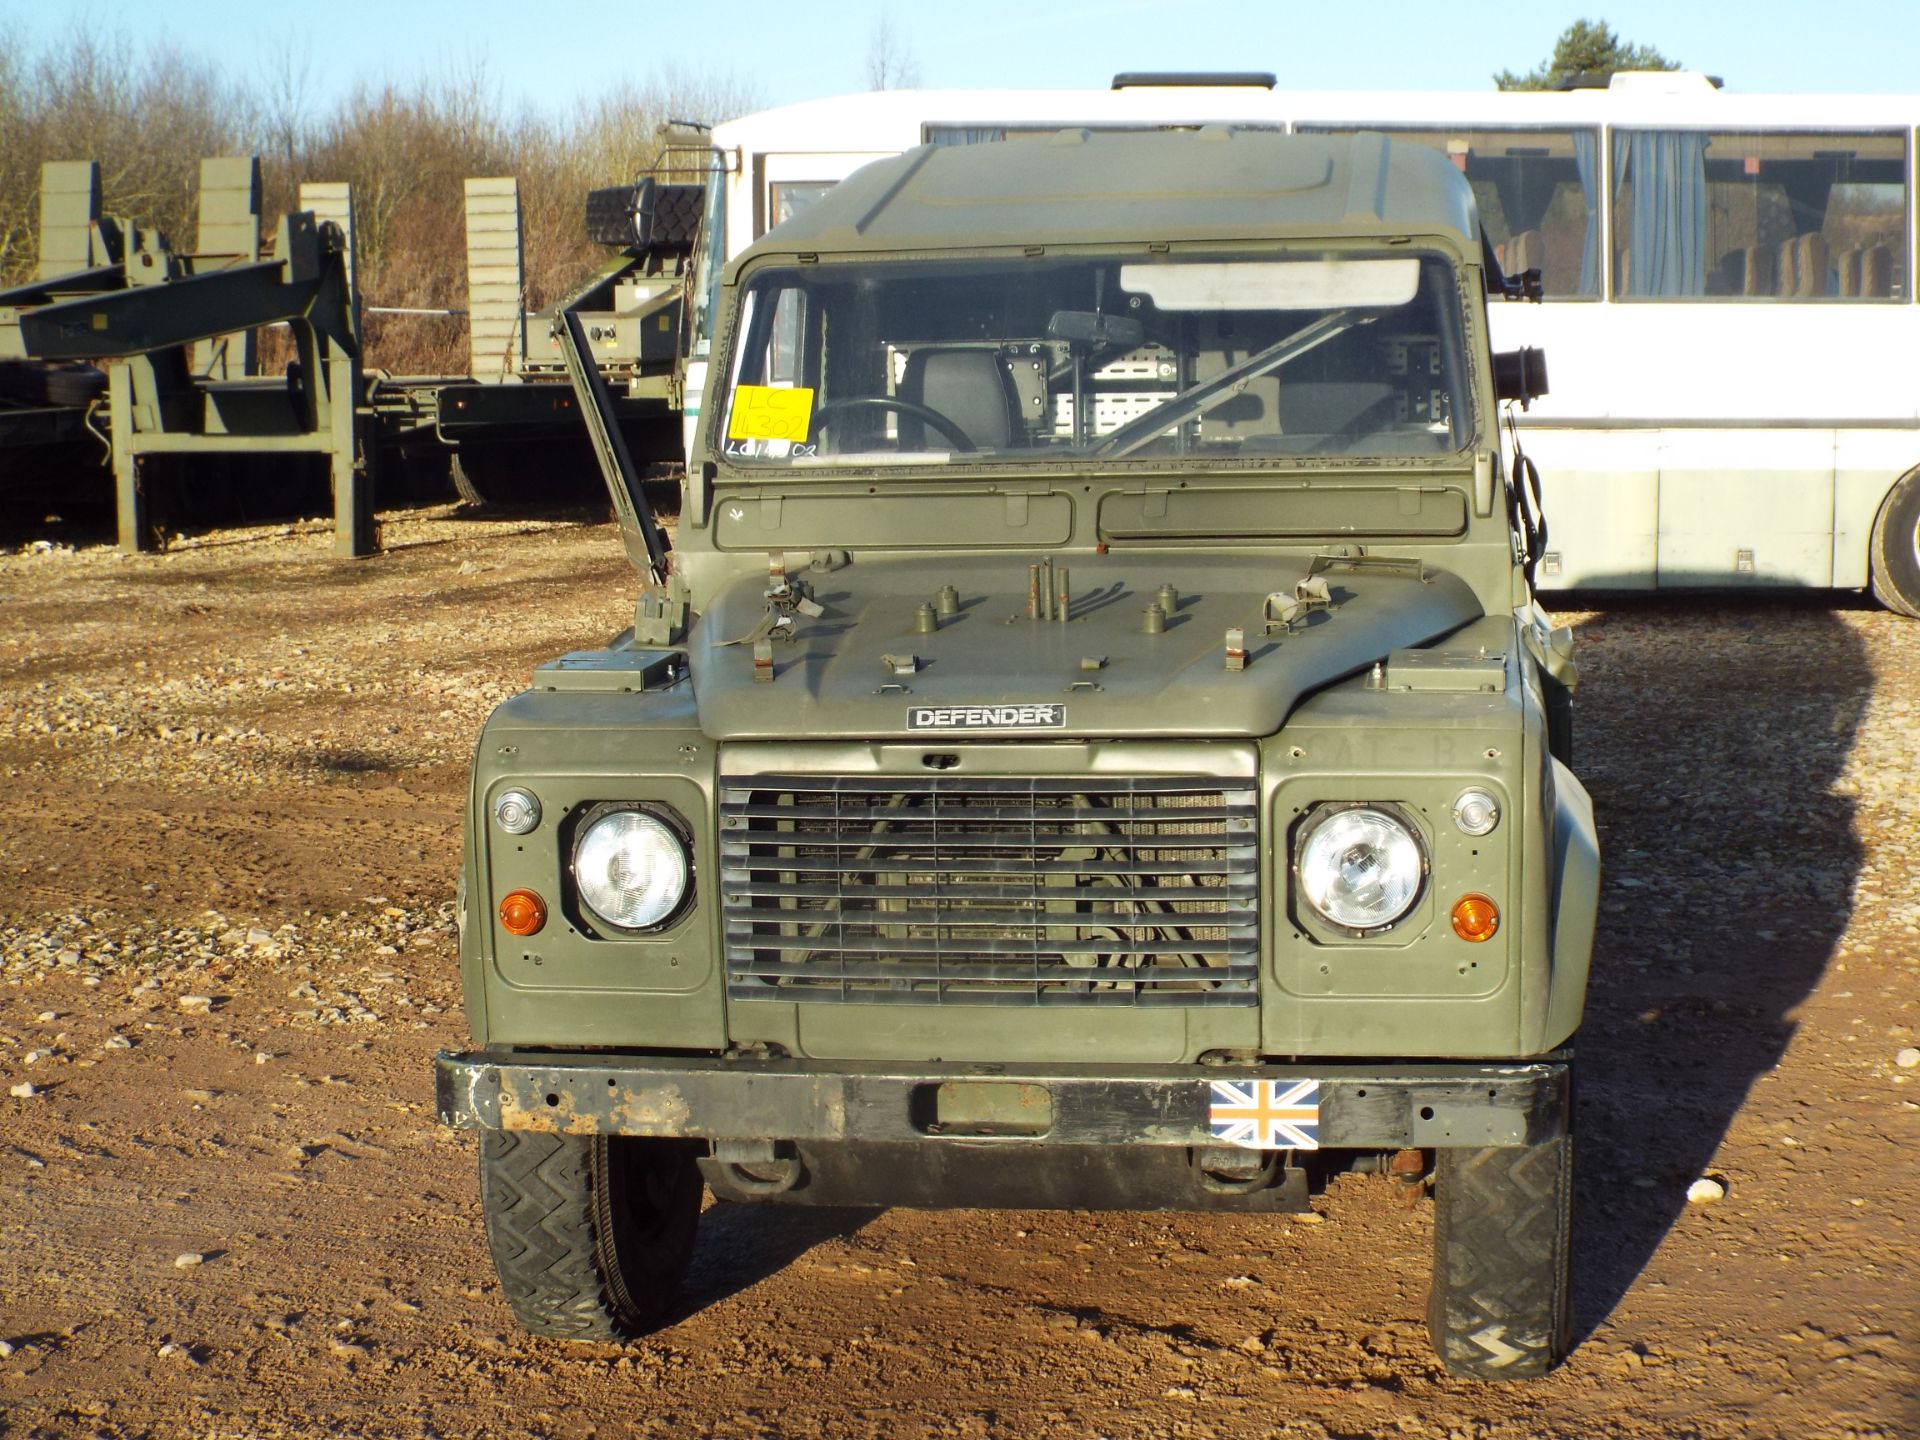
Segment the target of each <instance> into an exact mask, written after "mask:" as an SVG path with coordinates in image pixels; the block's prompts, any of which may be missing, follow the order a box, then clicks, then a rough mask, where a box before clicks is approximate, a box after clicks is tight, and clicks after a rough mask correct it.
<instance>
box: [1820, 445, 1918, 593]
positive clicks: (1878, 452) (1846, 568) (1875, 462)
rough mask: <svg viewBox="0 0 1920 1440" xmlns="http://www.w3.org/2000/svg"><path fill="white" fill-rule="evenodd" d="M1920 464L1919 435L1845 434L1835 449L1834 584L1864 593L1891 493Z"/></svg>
mask: <svg viewBox="0 0 1920 1440" xmlns="http://www.w3.org/2000/svg"><path fill="white" fill-rule="evenodd" d="M1916 465H1920V434H1916V433H1914V431H1912V430H1842V431H1840V432H1839V434H1838V435H1837V437H1836V438H1835V440H1834V447H1833V583H1834V585H1835V587H1836V588H1839V589H1843V590H1863V589H1865V588H1866V585H1867V581H1868V578H1869V576H1868V574H1867V543H1868V541H1869V540H1871V539H1872V537H1873V522H1874V517H1875V516H1877V515H1879V513H1880V506H1881V503H1882V502H1883V501H1884V500H1885V499H1886V498H1887V491H1889V490H1891V489H1892V488H1893V486H1894V483H1895V482H1896V481H1897V480H1899V478H1900V477H1901V476H1902V475H1904V474H1906V473H1907V471H1909V470H1911V469H1913V468H1914V466H1916Z"/></svg>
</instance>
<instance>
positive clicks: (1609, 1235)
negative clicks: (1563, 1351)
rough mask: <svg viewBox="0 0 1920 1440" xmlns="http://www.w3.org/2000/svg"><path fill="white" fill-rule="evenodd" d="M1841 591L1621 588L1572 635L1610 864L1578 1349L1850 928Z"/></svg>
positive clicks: (1588, 1122)
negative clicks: (1691, 596)
mask: <svg viewBox="0 0 1920 1440" xmlns="http://www.w3.org/2000/svg"><path fill="white" fill-rule="evenodd" d="M1676 603H1679V604H1684V605H1685V607H1686V609H1685V613H1684V615H1683V616H1682V617H1680V618H1679V619H1676V618H1675V609H1676ZM1847 603H1848V602H1846V601H1845V600H1836V599H1835V598H1834V597H1832V596H1830V595H1818V596H1781V597H1777V598H1776V597H1755V598H1752V599H1742V600H1734V601H1712V602H1709V601H1704V600H1703V601H1699V602H1694V601H1692V600H1688V601H1683V602H1675V601H1674V600H1672V599H1671V598H1663V599H1661V600H1659V601H1658V602H1654V601H1651V600H1616V601H1609V602H1607V603H1606V604H1605V607H1604V608H1603V609H1600V610H1599V611H1598V612H1597V613H1594V614H1592V615H1590V616H1589V617H1588V618H1586V619H1584V620H1582V621H1581V622H1579V623H1578V624H1577V625H1576V627H1575V628H1576V643H1575V655H1576V658H1577V659H1578V662H1579V665H1580V671H1581V677H1580V687H1579V691H1578V695H1577V699H1576V707H1577V708H1576V724H1575V739H1574V769H1575V771H1576V773H1577V774H1579V775H1580V777H1581V779H1582V780H1583V781H1584V782H1585V784H1586V785H1587V787H1588V789H1589V790H1590V791H1591V792H1592V794H1593V799H1594V809H1595V812H1596V814H1597V816H1598V818H1599V825H1600V832H1601V854H1602V862H1603V867H1604V879H1603V887H1602V893H1601V907H1600V925H1599V933H1598V936H1597V938H1596V942H1595V947H1594V957H1593V975H1592V981H1591V985H1590V989H1589V993H1588V1001H1587V1011H1586V1020H1585V1024H1584V1025H1583V1027H1582V1029H1581V1032H1580V1035H1579V1038H1578V1040H1577V1042H1576V1050H1577V1053H1578V1063H1577V1067H1576V1069H1577V1079H1578V1094H1579V1099H1578V1112H1577V1121H1576V1123H1577V1125H1578V1133H1579V1135H1580V1158H1579V1162H1578V1170H1577V1174H1578V1177H1579V1178H1578V1180H1577V1181H1576V1184H1577V1185H1578V1191H1577V1206H1578V1212H1579V1220H1578V1222H1577V1226H1578V1236H1579V1238H1578V1244H1577V1248H1576V1252H1575V1262H1574V1263H1575V1275H1574V1306H1575V1326H1576V1333H1577V1334H1578V1335H1579V1336H1580V1337H1581V1338H1585V1337H1586V1336H1587V1335H1589V1334H1591V1333H1592V1332H1593V1331H1594V1330H1595V1329H1597V1328H1598V1327H1599V1326H1600V1325H1601V1324H1602V1323H1603V1322H1604V1321H1605V1320H1606V1317H1607V1316H1608V1315H1609V1314H1611V1313H1612V1311H1613V1310H1614V1308H1615V1307H1616V1306H1617V1305H1619V1303H1620V1302H1621V1300H1622V1299H1623V1298H1624V1297H1625V1295H1626V1294H1627V1292H1628V1290H1629V1289H1630V1287H1631V1286H1632V1285H1633V1283H1634V1281H1635V1279H1636V1278H1637V1277H1638V1276H1639V1275H1640V1274H1641V1273H1642V1271H1644V1270H1645V1269H1646V1268H1647V1266H1648V1264H1649V1263H1650V1261H1651V1260H1652V1258H1653V1256H1654V1253H1655V1252H1656V1251H1657V1250H1658V1248H1659V1247H1660V1244H1661V1243H1662V1241H1663V1240H1664V1238H1665V1237H1666V1234H1667V1232H1668V1231H1669V1229H1671V1228H1672V1226H1673V1224H1674V1222H1675V1220H1676V1219H1677V1218H1678V1217H1679V1215H1680V1213H1681V1212H1682V1211H1683V1210H1684V1209H1685V1208H1686V1206H1687V1203H1688V1202H1687V1187H1688V1186H1689V1185H1690V1184H1691V1183H1692V1182H1693V1181H1694V1180H1696V1179H1698V1178H1700V1177H1701V1176H1703V1175H1707V1174H1710V1173H1712V1172H1713V1171H1714V1156H1715V1153H1716V1151H1717V1149H1718V1148H1719V1146H1720V1144H1721V1141H1722V1139H1723V1138H1724V1137H1725V1135H1726V1134H1727V1131H1728V1128H1729V1127H1730V1126H1731V1125H1732V1123H1733V1121H1734V1118H1735V1116H1736V1115H1737V1114H1738V1113H1739V1112H1740V1110H1741V1107H1742V1106H1743V1105H1745V1104H1746V1102H1747V1099H1748V1096H1749V1094H1750V1093H1751V1091H1752V1090H1753V1088H1754V1086H1755V1085H1757V1084H1761V1083H1764V1082H1765V1081H1766V1080H1767V1079H1768V1077H1769V1076H1770V1075H1771V1074H1772V1073H1773V1071H1774V1070H1775V1068H1776V1066H1777V1065H1778V1063H1779V1061H1780V1059H1781V1056H1782V1055H1783V1053H1784V1052H1785V1050H1786V1047H1787V1045H1788V1043H1789V1041H1790V1040H1791V1039H1792V1038H1793V1034H1794V1031H1795V1028H1796V1024H1795V1020H1794V1018H1793V1014H1794V1011H1795V1009H1796V1007H1797V1006H1799V1005H1800V1004H1801V1002H1802V1001H1804V1000H1805V999H1806V997H1807V996H1808V995H1809V994H1810V993H1811V992H1812V991H1813V989H1814V987H1815V986H1816V985H1817V984H1818V983H1819V980H1820V977H1821V975H1822V973H1823V972H1824V971H1825V969H1826V967H1827V964H1828V962H1829V961H1830V960H1831V959H1832V958H1833V956H1834V953H1835V950H1836V948H1837V946H1838V944H1839V941H1840V939H1841V937H1842V935H1844V933H1845V932H1846V928H1847V922H1848V918H1849V915H1850V913H1851V909H1852V894H1853V884H1854V880H1855V877H1856V876H1857V875H1858V873H1859V870H1860V867H1861V863H1862V849H1861V846H1860V845H1859V843H1858V841H1857V840H1856V839H1855V837H1854V833H1853V811H1854V805H1853V802H1852V801H1851V800H1850V799H1849V798H1847V796H1846V795H1845V794H1843V793H1836V787H1835V782H1836V781H1838V780H1839V779H1840V778H1841V776H1842V774H1843V772H1844V770H1845V766H1846V762H1847V756H1848V752H1849V751H1850V750H1851V749H1852V747H1853V743H1854V736H1855V732H1856V730H1857V729H1858V726H1859V720H1860V715H1861V712H1862V711H1863V709H1864V708H1865V705H1866V703H1867V700H1868V698H1869V696H1870V694H1871V692H1872V688H1873V675H1872V671H1871V668H1870V666H1869V663H1868V661H1867V658H1866V655H1865V650H1864V647H1863V645H1862V643H1861V641H1860V639H1859V637H1858V636H1857V635H1856V634H1855V633H1854V632H1853V631H1852V630H1850V629H1849V628H1848V627H1847V626H1846V625H1845V624H1843V623H1842V622H1841V619H1840V610H1839V608H1838V607H1844V606H1845V605H1846V604H1847ZM1808 657H1818V660H1817V662H1816V663H1812V664H1809V663H1808ZM1729 716H1731V717H1735V718H1734V719H1733V721H1732V723H1729V720H1728V717H1729ZM1709 717H1712V718H1711V719H1709Z"/></svg>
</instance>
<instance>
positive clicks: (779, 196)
mask: <svg viewBox="0 0 1920 1440" xmlns="http://www.w3.org/2000/svg"><path fill="white" fill-rule="evenodd" d="M839 183H840V182H839V181H837V180H776V181H774V182H773V184H772V186H771V187H770V188H771V189H772V191H773V197H772V198H773V203H772V204H771V205H770V206H769V207H768V209H769V210H771V211H772V212H773V223H774V224H775V225H778V224H780V223H781V222H782V221H783V220H791V219H792V218H793V217H794V216H796V215H798V214H799V213H800V212H801V211H802V210H804V209H806V208H807V207H808V206H809V205H811V204H812V203H813V202H814V201H816V200H818V199H819V198H820V197H821V196H822V195H824V194H826V193H827V191H829V190H831V189H832V188H833V187H834V186H835V185H837V184H839Z"/></svg>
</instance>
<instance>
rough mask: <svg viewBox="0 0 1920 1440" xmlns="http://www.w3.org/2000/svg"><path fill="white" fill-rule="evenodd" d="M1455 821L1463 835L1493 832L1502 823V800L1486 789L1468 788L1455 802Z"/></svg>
mask: <svg viewBox="0 0 1920 1440" xmlns="http://www.w3.org/2000/svg"><path fill="white" fill-rule="evenodd" d="M1453 823H1454V824H1455V825H1458V826H1459V827H1460V833H1461V834H1463V835H1474V836H1479V835H1487V834H1491V833H1492V831H1493V827H1494V826H1496V825H1498V824H1499V823H1500V802H1499V801H1498V800H1495V799H1494V798H1493V796H1491V795H1489V794H1488V793H1487V792H1486V791H1484V790H1468V791H1466V792H1465V793H1463V794H1462V795H1461V796H1460V798H1459V799H1458V800H1456V801H1454V802H1453Z"/></svg>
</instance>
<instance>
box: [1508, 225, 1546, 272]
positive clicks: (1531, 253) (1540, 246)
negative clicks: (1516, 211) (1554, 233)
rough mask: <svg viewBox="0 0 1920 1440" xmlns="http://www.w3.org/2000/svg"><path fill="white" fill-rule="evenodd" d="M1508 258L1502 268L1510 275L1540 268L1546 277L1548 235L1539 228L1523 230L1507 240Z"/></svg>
mask: <svg viewBox="0 0 1920 1440" xmlns="http://www.w3.org/2000/svg"><path fill="white" fill-rule="evenodd" d="M1506 256H1507V258H1506V259H1505V260H1504V261H1502V262H1501V268H1502V269H1503V270H1505V271H1506V272H1507V274H1509V275H1519V274H1521V273H1523V272H1524V271H1527V270H1538V271H1539V272H1540V274H1541V275H1542V276H1543V277H1544V276H1545V275H1546V273H1547V270H1548V268H1549V267H1548V265H1547V237H1546V236H1545V235H1543V234H1542V233H1541V232H1540V231H1538V230H1522V231H1521V232H1520V233H1519V234H1518V235H1515V236H1513V237H1512V238H1511V239H1510V240H1508V241H1507V252H1506Z"/></svg>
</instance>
